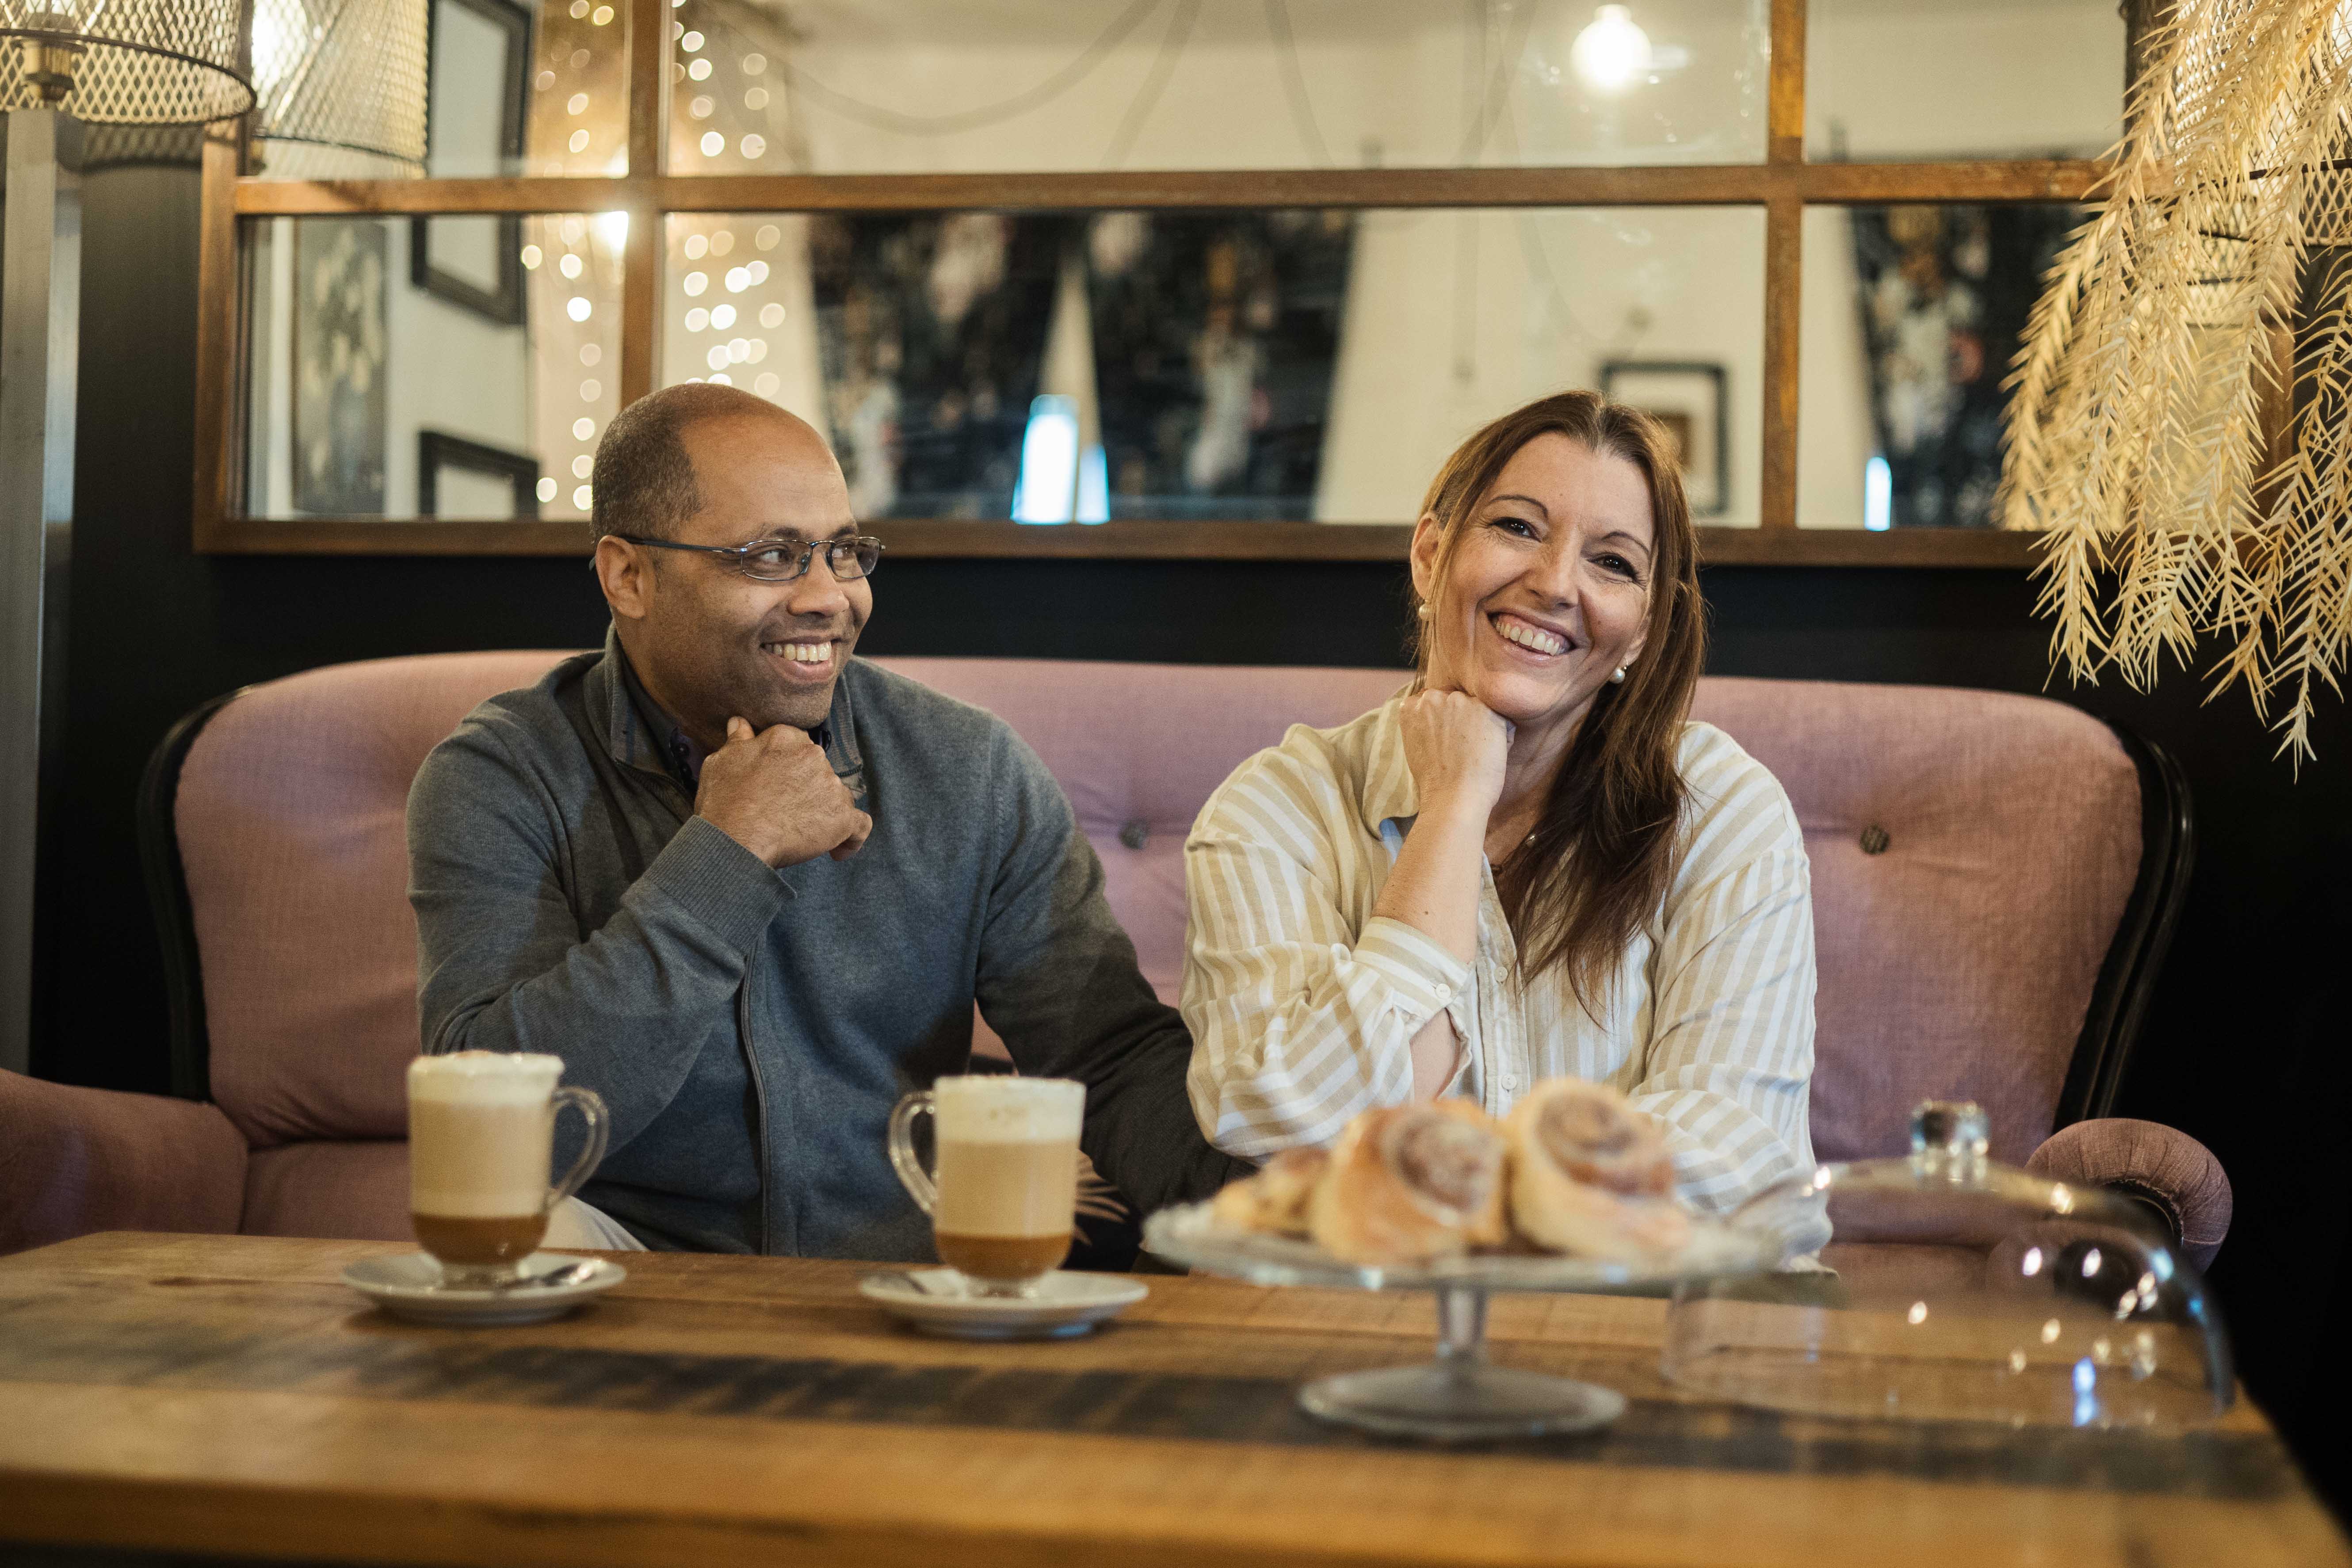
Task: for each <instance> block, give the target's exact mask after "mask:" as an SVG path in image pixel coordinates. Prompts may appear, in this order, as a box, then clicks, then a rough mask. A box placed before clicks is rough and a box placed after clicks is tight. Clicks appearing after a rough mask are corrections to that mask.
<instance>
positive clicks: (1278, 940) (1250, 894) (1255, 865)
mask: <svg viewBox="0 0 2352 1568" xmlns="http://www.w3.org/2000/svg"><path fill="white" fill-rule="evenodd" d="M1349 805H1350V803H1349V801H1348V800H1347V798H1346V797H1345V795H1344V794H1343V792H1342V786H1341V785H1340V783H1339V779H1338V778H1337V777H1336V776H1334V775H1333V774H1332V773H1329V772H1328V771H1326V770H1324V769H1321V768H1318V767H1316V766H1314V765H1312V764H1310V763H1306V762H1305V761H1304V759H1302V758H1301V757H1299V756H1298V755H1297V754H1296V753H1295V752H1291V751H1289V750H1287V749H1281V750H1276V751H1270V752H1260V753H1259V754H1258V755H1257V756H1255V757H1254V758H1252V759H1251V760H1250V761H1249V762H1247V763H1244V764H1243V765H1242V767H1241V769H1240V771H1239V772H1237V773H1234V776H1233V777H1232V778H1230V779H1228V780H1227V781H1226V782H1225V783H1224V784H1223V785H1222V786H1221V787H1220V788H1219V789H1218V791H1217V793H1216V794H1214V795H1212V796H1210V798H1209V802H1208V804H1207V805H1205V806H1203V807H1202V811H1201V816H1200V819H1199V820H1198V822H1196V823H1195V824H1194V826H1193V829H1192V835H1191V837H1189V838H1188V839H1187V840H1186V841H1185V845H1184V885H1185V900H1186V905H1187V910H1188V916H1189V918H1188V920H1187V922H1186V925H1187V931H1186V944H1187V946H1186V962H1185V965H1184V985H1183V995H1182V1010H1183V1014H1184V1021H1185V1023H1186V1024H1187V1025H1188V1026H1190V1027H1191V1028H1192V1041H1193V1049H1192V1072H1191V1076H1190V1079H1189V1080H1188V1081H1189V1088H1190V1090H1191V1094H1192V1110H1193V1113H1194V1114H1195V1115H1196V1116H1197V1117H1198V1118H1199V1119H1200V1122H1201V1130H1202V1132H1203V1133H1204V1134H1206V1135H1207V1137H1208V1139H1209V1141H1210V1142H1213V1143H1214V1144H1215V1145H1216V1146H1217V1147H1218V1148H1220V1149H1223V1150H1225V1151H1226V1152H1229V1153H1234V1154H1240V1155H1245V1156H1251V1157H1263V1156H1264V1155H1266V1154H1270V1153H1272V1152H1276V1150H1280V1149H1286V1148H1289V1147H1292V1146H1293V1145H1296V1144H1301V1143H1328V1142H1331V1141H1332V1140H1334V1139H1336V1138H1337V1137H1338V1136H1339V1131H1340V1129H1341V1128H1343V1127H1345V1126H1346V1125H1347V1123H1348V1121H1349V1120H1350V1119H1351V1118H1353V1117H1354V1116H1355V1115H1356V1114H1357V1113H1358V1112H1359V1111H1362V1110H1369V1109H1370V1108H1372V1107H1374V1106H1380V1105H1401V1104H1403V1103H1404V1102H1405V1101H1407V1100H1410V1099H1411V1098H1412V1055H1411V1051H1410V1043H1411V1041H1412V1037H1413V1035H1414V1034H1415V1033H1416V1032H1418V1031H1419V1030H1420V1028H1421V1026H1423V1024H1426V1023H1427V1022H1428V1021H1429V1020H1430V1019H1431V1018H1432V1017H1433V1016H1436V1014H1437V1013H1438V1011H1439V1010H1440V1009H1442V1008H1444V1006H1445V1005H1446V1004H1447V1003H1448V1002H1450V1001H1452V1000H1453V999H1454V996H1455V995H1456V994H1458V993H1459V992H1460V991H1461V989H1462V987H1463V986H1464V984H1466V983H1467V982H1468V980H1469V978H1470V966H1469V965H1468V964H1466V963H1463V962H1462V961H1460V960H1459V959H1456V958H1454V956H1453V955H1452V954H1450V953H1448V952H1446V951H1445V950H1444V948H1443V947H1441V946H1440V945H1439V944H1438V943H1437V942H1435V941H1434V940H1433V939H1432V938H1430V937H1429V936H1427V935H1425V934H1424V933H1423V932H1422V931H1418V930H1416V929H1415V928H1413V927H1412V926H1409V925H1406V924H1404V923H1402V922H1401V921H1392V920H1388V919H1385V918H1381V917H1377V916H1376V917H1373V918H1371V919H1369V920H1366V921H1363V924H1362V929H1361V930H1360V931H1357V930H1355V929H1353V922H1352V921H1350V919H1349V916H1348V915H1347V914H1346V913H1345V912H1344V911H1343V910H1342V909H1341V908H1340V904H1339V886H1340V883H1341V881H1342V879H1343V878H1345V877H1346V876H1347V875H1348V873H1349V870H1350V869H1351V866H1350V864H1349V862H1348V857H1349V856H1350V855H1357V856H1358V857H1359V858H1360V851H1358V850H1357V849H1356V848H1355V847H1351V846H1349V845H1347V844H1345V843H1344V842H1343V841H1342V838H1341V836H1342V835H1343V834H1345V833H1347V832H1348V831H1349V824H1350V823H1351V821H1352V817H1351V815H1350V812H1349ZM1382 869H1385V868H1384V867H1383V868H1382Z"/></svg>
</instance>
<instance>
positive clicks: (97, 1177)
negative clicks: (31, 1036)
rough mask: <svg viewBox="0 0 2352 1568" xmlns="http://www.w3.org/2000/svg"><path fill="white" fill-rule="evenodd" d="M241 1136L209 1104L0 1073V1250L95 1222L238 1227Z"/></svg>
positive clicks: (72, 1233) (77, 1232)
mask: <svg viewBox="0 0 2352 1568" xmlns="http://www.w3.org/2000/svg"><path fill="white" fill-rule="evenodd" d="M245 1171H246V1152H245V1140H244V1139H243V1138H241V1137H239V1136H238V1135H237V1131H236V1128H234V1127H232V1126H230V1125H229V1123H228V1119H227V1118H226V1117H224V1116H223V1115H222V1114H221V1113H220V1112H219V1111H218V1110H215V1108H214V1107H212V1106H209V1105H191V1104H189V1103H188V1102H187V1101H186V1100H166V1099H163V1097H162V1096H160V1095H152V1094H124V1093H121V1092H119V1091H117V1090H114V1089H82V1088H79V1087H77V1086H74V1085H71V1084H63V1083H48V1082H45V1081H43V1080H42V1079H32V1078H25V1077H22V1076H20V1075H19V1074H16V1073H13V1072H0V1253H5V1252H17V1251H21V1250H23V1249H24V1248H26V1247H46V1246H47V1245H48V1244H49V1243H50V1242H53V1241H65V1240H68V1239H69V1238H71V1237H77V1236H87V1235H88V1234H89V1233H90V1232H91V1231H95V1230H177V1231H195V1232H208V1233H226V1232H229V1231H234V1230H235V1229H236V1221H237V1211H238V1208H239V1206H240V1205H241V1203H242V1201H243V1197H244V1190H245Z"/></svg>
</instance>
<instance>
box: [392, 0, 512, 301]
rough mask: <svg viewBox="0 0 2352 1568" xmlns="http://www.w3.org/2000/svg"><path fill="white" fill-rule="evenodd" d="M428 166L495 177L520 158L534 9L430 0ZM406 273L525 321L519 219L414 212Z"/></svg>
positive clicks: (446, 295)
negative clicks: (448, 215)
mask: <svg viewBox="0 0 2352 1568" xmlns="http://www.w3.org/2000/svg"><path fill="white" fill-rule="evenodd" d="M431 3H432V7H433V18H432V26H431V33H432V37H431V44H430V55H431V58H432V62H433V64H432V73H431V76H430V78H429V86H428V88H427V92H426V118H425V172H426V173H427V174H430V175H432V176H434V177H435V178H436V179H450V178H464V177H467V176H495V175H499V174H507V173H509V172H511V170H512V168H513V167H514V165H515V161H516V160H518V159H520V157H521V156H522V147H523V122H524V116H525V115H526V114H527V113H528V112H529V110H530V25H531V19H530V12H529V11H528V10H526V9H524V8H523V7H522V6H521V5H517V4H515V3H514V0H431ZM408 280H409V281H410V282H411V283H413V284H415V286H416V287H417V288H419V289H423V290H425V292H426V293H428V294H431V295H434V296H435V297H436V298H438V299H443V300H448V301H449V302H450V303H451V304H453V305H460V306H463V307H464V308H465V309H467V310H472V311H474V312H476V313H477V314H478V315H483V316H487V317H488V318H489V319H490V320H491V321H497V322H499V323H501V324H502V325H509V326H520V325H522V324H523V287H522V219H521V217H520V216H518V215H516V214H513V213H501V214H497V215H494V216H485V217H419V218H415V219H414V220H412V222H411V226H410V229H409V240H408Z"/></svg>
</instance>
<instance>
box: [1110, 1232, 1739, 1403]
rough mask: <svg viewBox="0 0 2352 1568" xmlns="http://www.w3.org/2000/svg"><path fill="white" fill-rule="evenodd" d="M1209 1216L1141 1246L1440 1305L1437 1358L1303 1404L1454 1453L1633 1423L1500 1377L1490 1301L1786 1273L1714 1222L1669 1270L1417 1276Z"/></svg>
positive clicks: (1573, 1388)
mask: <svg viewBox="0 0 2352 1568" xmlns="http://www.w3.org/2000/svg"><path fill="white" fill-rule="evenodd" d="M1209 1207H1210V1205H1207V1204H1205V1203H1198V1204H1186V1205H1181V1206H1180V1207H1176V1208H1169V1209H1162V1210H1161V1211H1160V1213H1158V1214H1155V1215H1152V1216H1151V1217H1150V1220H1148V1221H1146V1222H1145V1224H1144V1227H1143V1245H1144V1246H1145V1247H1147V1248H1149V1249H1150V1251H1152V1252H1155V1253H1157V1254H1159V1255H1160V1257H1162V1258H1167V1259H1169V1260H1170V1261H1171V1262H1174V1263H1181V1264H1184V1265H1186V1266H1188V1267H1190V1268H1199V1269H1204V1270H1206V1271H1207V1272H1209V1273H1212V1274H1223V1275H1225V1276H1227V1277H1229V1278H1232V1279H1244V1280H1247V1281H1249V1282H1250V1283H1251V1284H1254V1285H1307V1286H1320V1287H1324V1288H1326V1289H1356V1290H1428V1291H1432V1292H1433V1293H1434V1294H1435V1296H1436V1298H1437V1359H1436V1360H1435V1361H1433V1362H1430V1363H1424V1364H1423V1365H1419V1366H1398V1367H1383V1368H1381V1369H1380V1370H1378V1371H1374V1372H1350V1373H1340V1374H1339V1375H1338V1376H1335V1377H1324V1378H1318V1379H1317V1380H1316V1381H1314V1382H1313V1383H1310V1384H1307V1385H1306V1386H1305V1387H1303V1388H1301V1389H1300V1390H1299V1391H1298V1404H1299V1406H1300V1408H1302V1409H1304V1410H1305V1411H1306V1412H1307V1414H1308V1415H1314V1416H1317V1417H1318V1418H1320V1419H1322V1420H1325V1421H1331V1422H1337V1423H1339V1424H1340V1425H1343V1426H1356V1427H1360V1428H1362V1429H1363V1430H1365V1431H1368V1432H1376V1433H1379V1434H1381V1435H1382V1436H1391V1437H1418V1438H1423V1439H1424V1440H1430V1441H1435V1442H1442V1443H1465V1442H1479V1441H1485V1440H1489V1439H1493V1438H1497V1437H1525V1436H1536V1435H1540V1434H1544V1433H1567V1432H1588V1431H1591V1430H1593V1429H1595V1428H1597V1427H1601V1426H1607V1425H1609V1423H1611V1422H1612V1421H1614V1420H1616V1419H1617V1417H1618V1416H1620V1415H1623V1414H1624V1411H1625V1396H1624V1395H1623V1394H1620V1393H1618V1392H1617V1391H1616V1390H1615V1389H1612V1388H1602V1387H1601V1386H1599V1385H1598V1384H1590V1383H1580V1382H1578V1381H1576V1380H1575V1379H1574V1378H1567V1377H1553V1376H1550V1375H1549V1374H1547V1373H1537V1372H1523V1371H1519V1370H1517V1369H1515V1368H1511V1367H1504V1366H1496V1364H1495V1363H1492V1362H1490V1361H1488V1360H1487V1359H1486V1298H1487V1297H1488V1296H1490V1295H1493V1294H1495V1293H1496V1292H1502V1291H1522V1292H1533V1291H1550V1292H1566V1291H1581V1292H1611V1293H1622V1292H1628V1291H1643V1292H1645V1293H1646V1292H1648V1291H1651V1290H1657V1291H1659V1292H1660V1293H1664V1291H1665V1290H1667V1289H1671V1288H1672V1287H1674V1286H1676V1285H1686V1284H1692V1283H1696V1282H1700V1281H1706V1280H1717V1279H1734V1278H1745V1277H1748V1276H1751V1275H1755V1274H1759V1273H1762V1272H1764V1271H1765V1270H1767V1269H1769V1268H1772V1267H1773V1266H1774V1265H1775V1264H1776V1263H1778V1262H1779V1261H1780V1256H1781V1247H1780V1240H1779V1238H1778V1237H1776V1236H1774V1235H1770V1234H1764V1233H1758V1232H1750V1231H1747V1230H1742V1229H1735V1228H1733V1227H1731V1226H1725V1225H1721V1224H1717V1223H1712V1222H1709V1221H1706V1220H1695V1221H1694V1222H1693V1224H1692V1235H1691V1241H1690V1245H1689V1246H1688V1247H1685V1248H1684V1249H1683V1250H1682V1251H1681V1252H1680V1253H1678V1254H1677V1255H1676V1256H1675V1258H1674V1259H1673V1260H1672V1262H1671V1264H1670V1265H1668V1266H1665V1267H1654V1266H1647V1265H1637V1264H1626V1263H1604V1262H1600V1261H1596V1260H1594V1259H1591V1258H1558V1257H1528V1256H1481V1257H1473V1258H1450V1259H1447V1260H1445V1261H1444V1262H1440V1263H1433V1264H1428V1265H1415V1266H1412V1267H1405V1268H1372V1267H1363V1266H1359V1265H1356V1264H1352V1263H1344V1262H1341V1261H1340V1260H1339V1259H1338V1258H1333V1257H1332V1256H1331V1255H1330V1254H1329V1253H1328V1252H1325V1251H1324V1250H1323V1249H1322V1248H1321V1247H1317V1246H1315V1245H1314V1244H1313V1243H1311V1242H1307V1241H1298V1240H1294V1239H1292V1238H1290V1237H1280V1236H1265V1235H1260V1234H1257V1233H1255V1232H1247V1231H1237V1230H1234V1229H1233V1228H1231V1227H1230V1226H1223V1225H1220V1224H1218V1223H1217V1222H1216V1221H1215V1220H1214V1219H1213V1218H1212V1217H1211V1215H1210V1212H1209Z"/></svg>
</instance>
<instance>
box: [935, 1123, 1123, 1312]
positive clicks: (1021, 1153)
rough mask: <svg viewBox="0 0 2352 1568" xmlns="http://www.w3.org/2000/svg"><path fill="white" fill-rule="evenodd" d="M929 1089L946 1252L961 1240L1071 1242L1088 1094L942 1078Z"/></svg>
mask: <svg viewBox="0 0 2352 1568" xmlns="http://www.w3.org/2000/svg"><path fill="white" fill-rule="evenodd" d="M931 1089H932V1093H933V1094H934V1095H935V1096H936V1097H937V1106H938V1110H937V1114H938V1119H939V1126H938V1136H939V1178H938V1179H939V1187H940V1205H939V1212H938V1214H937V1215H936V1216H935V1219H936V1223H937V1226H938V1232H939V1235H940V1237H941V1241H942V1246H943V1247H944V1246H945V1245H946V1243H947V1240H948V1238H950V1237H957V1236H963V1237H1059V1238H1066V1237H1067V1236H1068V1235H1069V1229H1070V1215H1071V1211H1072V1210H1073V1209H1074V1208H1075V1207H1076V1204H1077V1182H1078V1169H1077V1162H1078V1130H1079V1126H1080V1124H1081V1122H1082V1121H1084V1118H1085V1113H1086V1103H1087V1090H1086V1086H1085V1085H1084V1084H1080V1083H1073V1082H1071V1081H1069V1080H1067V1079H1020V1078H1003V1077H996V1076H988V1077H974V1078H944V1079H940V1080H939V1081H938V1082H937V1083H935V1084H933V1085H932V1086H931ZM1055 1261H1058V1258H1056V1259H1055ZM1045 1267H1047V1268H1051V1267H1052V1263H1051V1262H1048V1263H1047V1264H1046V1265H1045Z"/></svg>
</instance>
